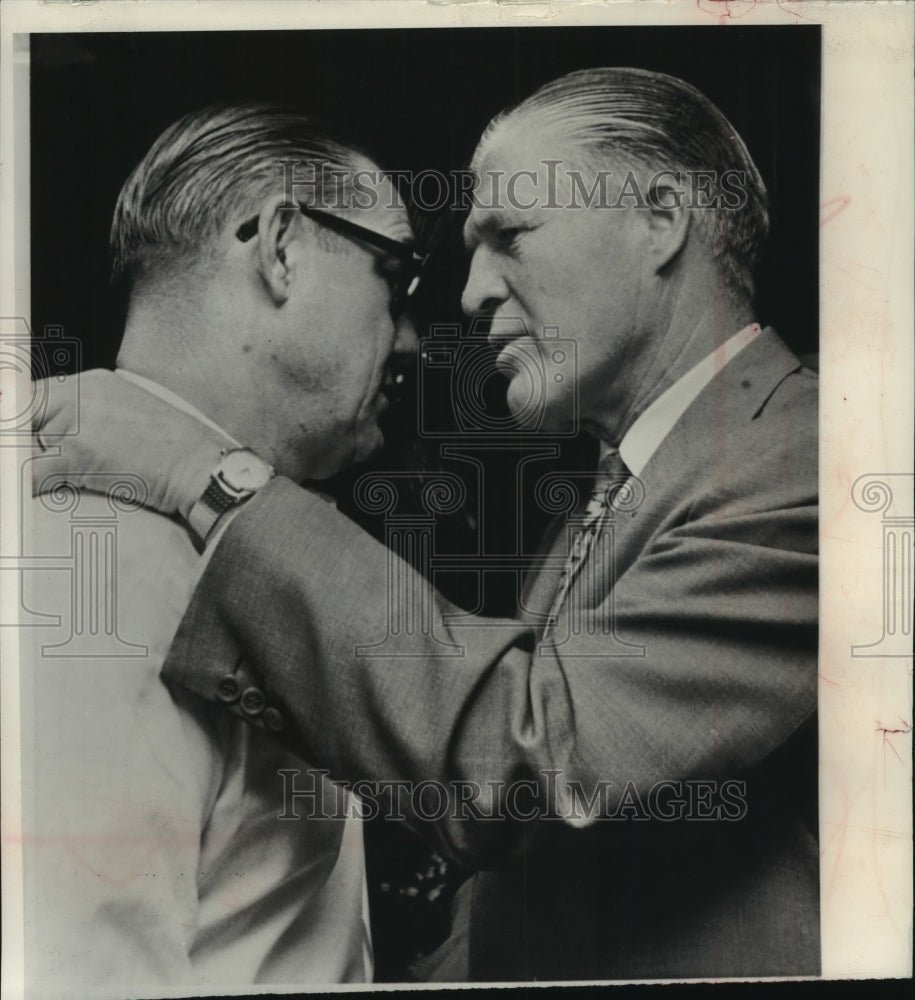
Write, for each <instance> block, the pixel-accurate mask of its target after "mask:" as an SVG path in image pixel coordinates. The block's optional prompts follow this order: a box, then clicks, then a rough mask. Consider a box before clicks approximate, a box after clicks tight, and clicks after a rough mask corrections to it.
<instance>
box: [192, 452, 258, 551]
mask: <svg viewBox="0 0 915 1000" xmlns="http://www.w3.org/2000/svg"><path fill="white" fill-rule="evenodd" d="M274 475H275V473H274V471H273V466H271V465H268V464H267V463H266V462H265V461H264V460H263V459H262V458H259V457H258V456H257V455H255V453H254V452H253V451H251V449H250V448H232V449H231V450H229V451H224V452H223V453H222V458H220V460H219V464H218V465H217V466H216V468H215V469H214V470H213V474H212V475H211V476H210V483H209V485H208V486H207V488H206V489H205V490H204V491H203V496H201V498H200V499H199V500H198V501H197V503H195V504H194V506H193V507H192V508H191V512H190V513H189V514H188V516H187V521H188V524H189V525H190V526H191V528H192V529H193V531H194V533H195V534H196V535H197V537H198V538H199V539H200V540H201V541H202V542H206V540H207V536H208V535H209V533H210V532H211V531H212V530H213V528H214V526H215V524H216V522H217V521H218V520H219V519H220V518H221V517H222V515H223V514H225V513H226V511H228V510H231V509H232V508H233V507H238V506H239V504H243V503H244V502H245V501H246V500H250V499H251V497H253V496H254V494H255V493H256V492H257V491H258V490H259V489H260V488H261V487H262V486H266V485H267V483H269V482H270V480H271V479H272V478H273V477H274Z"/></svg>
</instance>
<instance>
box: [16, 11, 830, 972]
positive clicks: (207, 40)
mask: <svg viewBox="0 0 915 1000" xmlns="http://www.w3.org/2000/svg"><path fill="white" fill-rule="evenodd" d="M598 65H623V66H640V67H644V68H648V69H655V70H660V71H663V72H666V73H672V74H674V75H675V76H679V77H682V78H683V79H685V80H687V81H689V82H690V83H692V84H694V85H695V86H697V87H698V88H699V89H700V90H701V91H703V92H704V93H705V94H707V95H708V97H710V98H711V100H712V101H714V102H715V103H716V104H717V105H718V106H719V107H720V108H721V110H722V111H723V112H724V114H725V115H726V116H727V117H728V119H729V120H730V121H731V123H732V124H733V125H734V126H735V128H736V129H737V131H738V132H739V133H740V135H741V136H742V137H743V139H744V141H745V142H746V144H747V146H748V148H749V150H750V153H751V155H752V156H753V158H754V159H755V161H756V163H757V165H758V167H759V169H760V171H761V173H762V175H763V179H764V180H765V183H766V186H767V188H768V191H769V195H770V214H771V223H772V225H771V236H770V240H769V245H768V250H767V253H766V256H765V259H764V261H763V264H762V268H761V271H760V274H759V294H758V307H759V308H758V312H757V316H758V319H759V320H760V321H762V322H763V323H771V324H772V325H774V326H775V327H776V328H777V329H778V330H779V332H780V333H781V335H782V336H783V337H784V339H785V340H786V341H787V342H788V344H789V346H791V347H792V348H794V349H795V350H796V351H798V352H799V353H805V354H806V353H809V352H813V351H815V350H816V349H817V345H818V287H817V250H818V233H819V227H818V217H819V206H818V203H819V198H818V176H819V103H820V29H819V27H818V26H808V25H792V26H785V27H736V26H727V27H719V26H710V27H679V28H678V27H670V28H613V27H599V28H596V27H590V28H525V29H513V28H498V29H480V28H473V29H431V30H426V29H423V30H409V29H398V30H389V31H388V30H358V31H355V30H353V31H319V32H318V31H313V32H308V31H302V32H225V33H219V32H189V33H184V34H181V33H172V32H168V33H142V34H139V33H134V34H83V35H75V34H71V35H62V34H54V35H32V36H31V115H32V129H31V158H32V166H31V219H32V246H31V268H32V313H31V321H32V329H33V331H34V332H35V334H36V336H37V337H38V338H39V339H41V336H42V332H43V331H44V330H45V329H46V328H47V327H49V326H50V327H57V328H62V333H63V335H64V336H65V337H66V338H75V339H76V340H78V341H79V345H80V350H79V352H78V357H77V355H76V354H73V353H71V355H69V356H70V357H71V359H72V360H71V361H69V362H68V364H69V365H70V368H71V370H72V369H73V368H76V367H81V368H92V367H98V366H105V367H111V366H112V365H113V363H114V359H115V355H116V353H117V347H118V343H119V339H120V333H121V326H122V322H123V307H124V302H123V295H122V294H121V293H120V292H119V290H117V289H113V288H112V287H111V286H110V284H109V281H108V270H109V258H108V249H107V246H108V229H109V224H110V220H111V215H112V211H113V208H114V205H115V201H116V199H117V195H118V192H119V190H120V187H121V185H122V183H123V182H124V180H125V179H126V177H127V175H128V173H129V172H130V171H131V169H132V168H133V167H134V166H135V164H136V163H137V162H138V160H139V159H140V158H141V157H142V156H143V155H144V153H145V152H146V150H147V149H148V147H149V146H150V145H151V143H152V142H153V140H154V139H155V138H156V137H157V136H158V135H159V133H160V132H161V131H162V130H163V129H164V128H165V127H166V126H167V125H169V124H170V123H171V122H173V121H174V120H175V119H176V118H178V117H180V116H181V115H182V114H184V113H185V112H187V111H190V110H193V109H195V108H198V107H201V106H203V105H205V104H208V103H212V102H217V101H226V100H232V99H245V100H251V99H269V100H282V101H287V102H290V103H294V104H297V105H299V106H301V107H304V108H305V109H306V110H308V111H309V112H311V113H313V114H314V115H315V116H316V117H319V118H321V119H323V120H325V121H326V122H328V123H329V124H330V125H332V126H335V127H336V128H337V129H341V130H342V131H344V132H346V133H349V134H351V135H353V136H354V137H356V139H357V140H358V142H359V144H360V145H362V146H363V147H365V148H366V149H368V150H369V152H371V153H372V154H373V155H374V157H375V158H376V159H377V160H378V161H379V162H380V163H381V164H382V165H383V166H386V167H388V168H394V169H402V170H412V171H414V172H419V171H420V170H423V169H427V168H436V169H438V170H441V171H443V172H448V171H450V170H452V169H455V168H459V167H462V166H465V165H466V163H467V161H468V160H469V158H470V155H471V153H472V152H473V149H474V146H475V145H476V142H477V140H478V138H479V136H480V133H481V132H482V130H483V128H484V127H485V125H486V124H487V122H488V121H489V119H490V118H491V117H492V116H493V115H494V114H496V113H497V112H498V111H500V110H501V109H502V108H504V107H506V106H507V105H510V104H513V103H516V102H517V101H519V100H521V99H523V98H524V97H526V96H527V95H528V94H529V93H531V92H532V91H533V90H534V89H536V88H537V87H538V86H539V85H540V84H542V83H544V82H546V81H547V80H550V79H553V78H554V77H557V76H559V75H561V74H563V73H565V72H568V71H570V70H573V69H578V68H582V67H586V66H598ZM419 221H420V223H421V225H420V227H419V228H420V229H423V228H424V225H423V223H425V222H430V221H431V222H434V223H435V226H434V228H436V229H437V230H439V231H444V232H445V239H444V243H443V244H442V246H441V249H440V252H439V253H438V256H437V260H436V264H435V267H434V269H433V271H432V273H431V275H430V279H429V281H428V282H427V283H426V287H425V289H424V292H423V295H422V297H421V298H420V301H419V303H418V310H419V312H418V316H417V320H418V323H419V326H420V330H421V331H422V330H424V329H428V326H429V324H430V323H461V322H462V320H463V317H462V316H461V313H460V310H459V308H458V305H457V303H458V296H459V292H460V289H461V288H462V286H463V283H464V279H465V277H466V262H465V260H464V258H463V255H462V253H461V252H460V249H459V246H458V241H457V240H456V239H455V233H456V231H457V229H456V225H455V221H457V222H459V220H453V219H452V220H451V224H450V227H449V220H448V218H447V217H444V216H443V217H441V218H438V219H436V220H430V219H420V220H419ZM37 374H43V372H40V371H39V372H37ZM414 389H415V387H414ZM487 391H488V392H489V394H490V395H491V396H492V400H491V404H492V406H493V408H494V411H495V412H498V408H499V406H500V405H501V398H500V392H499V381H498V377H494V378H493V379H492V381H491V383H490V384H489V385H488V387H487ZM414 401H415V400H414V396H413V395H412V391H410V390H408V391H407V393H406V399H405V405H404V406H403V407H402V408H400V409H399V410H398V409H397V408H395V410H394V412H393V415H392V416H391V418H390V421H389V428H388V429H389V431H390V433H389V446H388V448H387V450H386V453H385V454H384V455H382V456H381V457H380V458H379V459H378V460H377V462H376V463H375V467H376V468H384V469H407V470H412V469H415V468H426V469H428V468H430V467H448V463H447V461H442V460H441V459H440V458H439V457H438V446H439V442H434V443H433V444H432V446H431V447H430V444H429V442H422V441H417V439H416V436H415V423H416V416H415V414H416V410H415V406H413V405H411V404H412V403H414ZM442 405H443V406H444V407H445V408H446V409H447V405H448V401H447V400H446V399H445V400H443V401H442ZM506 443H507V445H508V446H509V449H511V448H512V446H513V441H512V438H511V435H508V436H507V438H506ZM558 443H559V444H560V446H561V456H560V459H559V464H561V465H564V466H565V467H566V468H573V467H585V468H587V467H593V466H590V465H589V463H590V462H591V457H590V452H591V449H592V445H591V444H590V443H589V442H586V441H575V440H573V441H563V442H558ZM517 446H518V447H517V450H516V451H514V452H512V451H511V450H509V451H508V452H502V453H500V454H498V455H496V454H494V453H491V452H490V453H487V452H485V450H484V452H481V454H480V460H481V462H482V465H483V467H484V471H485V476H486V479H485V483H486V489H485V491H483V490H482V489H479V488H478V489H477V494H482V495H474V484H473V483H469V484H468V485H469V487H470V501H471V503H470V507H473V509H474V510H475V511H476V514H475V517H474V518H470V517H467V516H464V517H463V518H462V517H456V518H454V519H452V520H451V521H449V522H447V523H445V522H443V523H442V525H441V526H440V531H439V534H438V536H437V539H436V543H437V545H438V546H439V547H440V549H439V550H440V551H445V552H447V551H454V552H461V551H463V552H467V551H474V550H476V549H477V547H478V546H482V550H483V551H486V552H493V551H503V550H505V545H506V544H507V543H506V541H505V540H506V539H507V540H508V542H511V543H513V540H514V539H515V537H516V529H517V531H518V532H519V533H520V535H521V536H523V538H524V545H525V546H526V548H525V551H527V547H528V546H531V545H532V544H533V543H534V542H535V541H536V538H537V537H538V535H539V534H540V532H541V530H542V528H543V526H544V522H545V517H544V516H541V515H538V514H537V513H536V512H534V513H528V512H529V511H530V507H526V508H525V514H524V516H523V517H520V523H519V514H518V513H517V511H518V507H517V506H516V505H515V504H514V503H506V502H505V497H506V496H508V495H510V493H511V490H512V489H513V478H514V475H515V461H514V460H513V459H516V458H517V457H518V455H520V454H521V450H522V443H521V442H520V441H518V442H517ZM551 464H552V465H555V464H557V463H556V462H555V461H554V462H552V463H551ZM464 468H466V466H461V465H459V464H457V465H455V466H454V471H457V472H458V473H461V472H462V471H463V469H464ZM359 471H360V472H361V471H362V470H359ZM353 478H354V476H353V474H351V475H345V476H343V477H341V479H340V481H339V482H338V483H337V484H336V489H337V493H338V496H339V499H340V503H341V506H342V507H343V509H344V510H347V511H348V512H349V513H351V514H352V515H353V516H356V517H357V518H358V519H359V520H360V521H362V523H363V524H364V525H365V526H366V527H367V528H368V529H369V530H372V531H373V532H375V533H376V534H377V535H379V536H382V535H383V530H384V525H383V521H382V519H379V518H374V519H373V518H368V517H366V516H365V515H363V514H361V513H360V511H359V510H358V509H356V507H355V505H354V504H353V502H352V491H351V486H352V483H353ZM417 481H419V478H418V477H417ZM413 499H414V501H415V496H414V497H413ZM406 502H407V503H409V502H410V497H409V496H408V497H407V500H406ZM474 505H476V506H474ZM481 512H483V513H484V514H485V518H484V520H485V523H486V525H487V528H486V532H485V537H484V538H482V539H477V538H475V537H474V531H475V529H476V526H477V525H478V524H479V519H480V513H481ZM465 514H466V511H465ZM500 546H501V547H502V548H500ZM436 584H437V585H438V586H439V587H440V588H441V589H444V590H445V591H446V592H447V593H448V594H449V596H450V597H452V598H453V599H454V600H456V601H457V602H459V603H462V604H463V605H464V606H474V605H476V604H478V603H479V602H482V607H483V610H484V611H485V612H487V613H490V614H510V613H511V612H512V608H513V605H514V602H515V598H516V589H517V583H516V580H515V578H514V577H511V578H509V576H505V577H504V578H503V579H502V580H501V581H500V579H499V575H498V574H494V576H493V578H492V579H491V580H490V581H489V582H488V583H487V585H486V586H485V587H484V588H482V589H483V590H484V591H485V593H482V594H481V593H479V592H478V586H479V585H478V582H477V580H476V578H468V577H467V574H464V575H460V574H458V575H451V576H449V575H448V574H447V573H445V574H439V575H437V576H436ZM374 826H375V827H376V829H375V830H374V831H370V832H371V836H370V837H369V838H368V852H369V861H370V875H371V879H372V890H371V891H372V902H373V907H374V916H375V928H374V930H375V937H376V953H377V954H376V959H377V963H378V974H379V978H380V979H385V978H390V979H403V978H404V977H405V974H406V971H405V970H406V967H407V964H408V963H409V961H410V960H411V959H412V958H413V957H414V956H415V955H416V954H417V953H421V952H424V951H428V950H429V949H430V948H431V947H432V946H433V945H434V944H435V942H436V940H437V939H438V938H440V937H441V936H442V935H443V934H444V933H445V931H446V929H447V906H446V904H447V900H448V898H449V896H450V892H449V890H450V889H452V888H453V887H454V885H455V884H456V883H457V882H458V881H459V880H460V877H461V873H458V872H455V871H454V869H453V868H452V869H449V870H448V871H446V872H444V873H442V872H441V870H440V868H439V866H438V865H437V863H436V862H434V861H433V862H431V863H430V861H429V859H428V856H427V854H426V853H425V852H424V851H423V850H421V849H420V848H419V847H418V846H417V845H416V844H414V842H413V841H412V839H411V837H410V836H408V835H407V834H406V833H404V832H403V831H400V830H399V829H397V828H392V827H393V825H392V824H374ZM385 827H386V828H385ZM442 885H444V888H445V891H444V892H441V893H437V891H436V890H437V887H440V886H442ZM382 886H387V888H386V889H383V888H382ZM414 890H416V891H415V892H414ZM430 895H433V896H435V899H434V900H432V901H429V900H428V897H429V896H430Z"/></svg>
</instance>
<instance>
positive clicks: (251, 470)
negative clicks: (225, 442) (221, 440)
mask: <svg viewBox="0 0 915 1000" xmlns="http://www.w3.org/2000/svg"><path fill="white" fill-rule="evenodd" d="M219 471H220V473H221V474H222V476H223V478H224V479H225V481H226V483H227V484H228V485H229V486H231V487H233V488H234V489H236V490H259V489H260V488H261V487H262V486H264V485H266V483H268V482H269V481H270V478H271V476H272V475H273V469H271V468H270V466H269V465H267V463H266V462H265V461H264V460H263V459H262V458H258V456H257V455H255V454H254V452H253V451H249V450H248V449H247V448H238V449H237V450H235V451H230V452H227V453H226V455H225V456H223V459H222V462H220V468H219Z"/></svg>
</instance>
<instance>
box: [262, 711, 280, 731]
mask: <svg viewBox="0 0 915 1000" xmlns="http://www.w3.org/2000/svg"><path fill="white" fill-rule="evenodd" d="M264 725H265V726H266V727H267V728H268V729H269V730H270V731H271V732H273V733H279V732H282V730H283V717H282V715H280V713H279V712H278V711H277V710H276V709H275V708H265V709H264Z"/></svg>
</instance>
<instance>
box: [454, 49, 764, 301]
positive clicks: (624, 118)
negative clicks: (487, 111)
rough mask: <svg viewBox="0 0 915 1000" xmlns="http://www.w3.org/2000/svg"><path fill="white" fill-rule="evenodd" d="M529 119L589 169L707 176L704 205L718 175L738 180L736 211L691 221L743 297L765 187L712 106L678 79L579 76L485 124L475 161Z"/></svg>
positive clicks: (624, 71) (713, 199) (645, 74)
mask: <svg viewBox="0 0 915 1000" xmlns="http://www.w3.org/2000/svg"><path fill="white" fill-rule="evenodd" d="M530 114H536V115H537V118H538V124H540V125H542V127H543V128H544V130H545V131H550V132H552V133H553V134H554V135H561V136H563V137H566V138H567V139H569V140H570V141H571V142H572V143H574V144H575V145H576V146H577V147H578V148H579V149H580V150H581V151H582V153H583V154H584V155H585V157H586V158H587V161H588V165H589V166H592V167H595V168H597V167H600V166H601V165H603V166H605V167H606V166H607V161H608V160H611V161H614V165H615V166H619V165H620V164H623V165H626V166H634V167H636V168H642V169H654V170H664V171H667V170H671V171H679V172H681V173H686V174H690V173H692V174H695V172H699V171H702V172H706V171H707V172H709V174H710V175H711V176H712V178H713V179H712V183H711V184H710V185H709V196H710V202H709V200H708V199H707V200H706V204H709V203H710V204H711V205H712V206H714V205H715V204H716V203H717V202H718V200H719V199H721V198H722V197H723V196H724V200H725V204H726V205H727V204H728V203H729V201H728V199H729V198H730V199H731V200H733V196H734V190H733V188H728V189H725V188H724V187H723V186H722V179H723V178H724V177H725V175H729V176H730V177H732V178H733V177H734V176H735V175H734V171H738V172H740V174H742V178H741V193H742V194H743V195H744V196H745V197H742V199H740V201H741V203H740V204H739V205H738V207H725V208H714V207H712V208H711V209H709V210H703V211H700V212H698V213H697V216H698V217H699V219H700V220H701V225H702V227H703V229H704V231H705V232H706V235H707V237H708V242H709V244H710V247H711V252H712V255H713V257H714V259H715V260H716V262H717V264H718V266H719V268H720V269H721V272H722V274H723V276H724V278H725V281H726V282H727V283H728V285H729V286H730V287H731V288H732V289H733V290H735V291H737V292H738V293H739V294H742V295H746V296H752V294H753V285H754V282H753V275H754V271H755V268H756V265H757V264H758V262H759V258H760V256H761V253H762V248H763V244H764V243H765V239H766V236H767V234H768V229H769V216H768V211H767V206H766V202H767V198H766V188H765V185H764V183H763V180H762V177H761V176H760V174H759V171H758V170H757V168H756V165H755V164H754V163H753V160H752V158H751V156H750V154H749V152H748V151H747V148H746V146H745V145H744V143H743V140H742V139H741V138H740V136H739V135H738V134H737V132H736V130H735V129H734V127H733V126H732V125H731V124H730V123H729V122H728V120H727V119H726V118H725V117H724V115H723V114H722V113H721V111H719V109H718V108H717V107H715V105H714V104H712V102H711V101H710V100H709V99H708V98H707V97H705V95H704V94H702V93H701V92H700V91H698V90H697V89H696V88H695V87H693V86H691V85H690V84H688V83H685V82H684V81H683V80H679V79H677V78H676V77H673V76H668V75H666V74H664V73H655V72H651V71H649V70H644V69H630V68H616V67H612V68H611V67H606V68H595V69H585V70H579V71H577V72H574V73H569V74H568V75H567V76H562V77H560V78H559V79H557V80H553V81H552V82H550V83H547V84H546V85H544V86H543V87H541V88H540V89H539V90H537V91H536V92H535V93H534V94H532V95H531V96H530V97H528V98H527V99H526V100H524V101H522V102H521V104H519V105H517V106H516V107H514V108H510V109H508V110H507V111H505V112H503V113H502V114H500V115H498V116H497V117H496V118H494V119H493V121H492V122H490V124H489V126H488V127H487V129H486V132H485V133H484V134H483V137H482V138H481V140H480V144H479V146H478V147H477V152H476V154H475V155H474V161H475V162H478V161H479V159H480V158H481V155H482V151H483V149H484V147H485V146H487V145H488V144H489V143H490V142H492V140H493V137H494V136H495V135H497V134H498V133H501V132H503V131H504V130H506V129H510V128H512V127H513V126H516V127H518V128H520V127H521V125H520V122H519V118H520V117H521V115H530Z"/></svg>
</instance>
